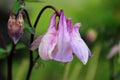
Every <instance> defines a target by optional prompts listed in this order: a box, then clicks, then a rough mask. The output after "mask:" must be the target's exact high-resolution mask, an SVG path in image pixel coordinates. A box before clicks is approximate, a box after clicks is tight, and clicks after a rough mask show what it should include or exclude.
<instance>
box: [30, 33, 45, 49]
mask: <svg viewBox="0 0 120 80" xmlns="http://www.w3.org/2000/svg"><path fill="white" fill-rule="evenodd" d="M43 36H44V35H40V36H39V37H38V38H37V39H35V40H34V41H33V42H32V44H31V45H30V50H36V49H37V48H38V47H39V44H40V42H41V39H42V38H43Z"/></svg>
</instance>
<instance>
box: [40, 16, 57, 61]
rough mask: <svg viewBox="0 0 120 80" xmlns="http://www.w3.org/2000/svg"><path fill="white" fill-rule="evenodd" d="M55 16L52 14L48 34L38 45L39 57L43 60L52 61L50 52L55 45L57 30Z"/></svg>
mask: <svg viewBox="0 0 120 80" xmlns="http://www.w3.org/2000/svg"><path fill="white" fill-rule="evenodd" d="M55 19H56V14H53V15H52V17H51V21H50V25H49V28H48V32H47V33H46V34H45V35H44V36H43V38H42V40H41V43H40V45H39V55H40V57H41V58H42V59H44V60H49V59H52V52H53V50H54V48H55V46H56V43H57V38H56V34H57V30H56V24H55V21H56V20H55Z"/></svg>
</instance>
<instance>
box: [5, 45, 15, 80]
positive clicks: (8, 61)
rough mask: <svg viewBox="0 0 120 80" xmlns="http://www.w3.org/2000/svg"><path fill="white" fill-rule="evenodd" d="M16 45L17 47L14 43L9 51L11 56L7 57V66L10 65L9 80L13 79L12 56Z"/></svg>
mask: <svg viewBox="0 0 120 80" xmlns="http://www.w3.org/2000/svg"><path fill="white" fill-rule="evenodd" d="M15 47H16V45H15V44H14V43H13V44H12V49H11V51H10V53H9V56H8V57H7V66H8V77H7V80H12V58H13V53H14V50H15Z"/></svg>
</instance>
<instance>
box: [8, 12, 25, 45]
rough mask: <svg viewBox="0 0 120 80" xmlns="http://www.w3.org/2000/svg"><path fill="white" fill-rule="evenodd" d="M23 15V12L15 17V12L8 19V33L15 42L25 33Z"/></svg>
mask: <svg viewBox="0 0 120 80" xmlns="http://www.w3.org/2000/svg"><path fill="white" fill-rule="evenodd" d="M23 26H24V21H23V16H22V14H21V13H19V14H18V16H17V19H15V14H10V18H9V20H8V33H9V35H10V37H11V38H12V40H13V42H14V44H16V43H17V42H18V41H19V38H20V37H21V35H22V33H23Z"/></svg>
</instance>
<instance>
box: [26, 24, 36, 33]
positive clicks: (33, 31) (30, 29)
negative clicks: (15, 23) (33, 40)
mask: <svg viewBox="0 0 120 80" xmlns="http://www.w3.org/2000/svg"><path fill="white" fill-rule="evenodd" d="M24 29H25V30H27V31H28V32H29V33H31V34H35V30H34V28H33V27H30V26H29V25H28V24H27V23H24Z"/></svg>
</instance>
